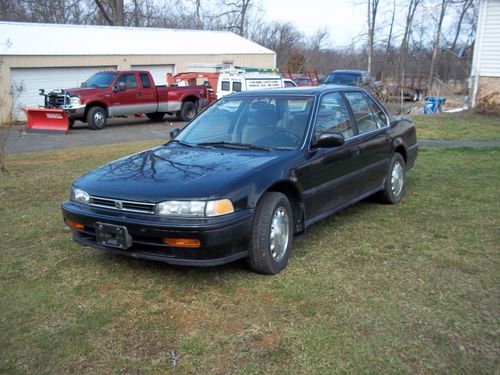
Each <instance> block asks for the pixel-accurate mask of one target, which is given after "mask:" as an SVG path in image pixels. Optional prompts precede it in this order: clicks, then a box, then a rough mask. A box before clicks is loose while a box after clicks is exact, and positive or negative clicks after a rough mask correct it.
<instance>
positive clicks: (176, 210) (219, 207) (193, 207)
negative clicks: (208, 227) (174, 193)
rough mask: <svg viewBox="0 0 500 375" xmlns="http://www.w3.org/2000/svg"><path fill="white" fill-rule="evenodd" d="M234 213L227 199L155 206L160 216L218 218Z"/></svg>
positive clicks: (163, 203) (176, 202) (175, 202)
mask: <svg viewBox="0 0 500 375" xmlns="http://www.w3.org/2000/svg"><path fill="white" fill-rule="evenodd" d="M232 212H234V207H233V203H232V202H231V201H230V200H229V199H219V200H216V201H208V202H207V201H165V202H160V203H158V204H157V205H156V213H157V214H158V215H161V216H187V217H206V216H220V215H226V214H230V213H232Z"/></svg>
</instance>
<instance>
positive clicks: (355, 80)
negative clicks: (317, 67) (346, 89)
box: [323, 73, 361, 86]
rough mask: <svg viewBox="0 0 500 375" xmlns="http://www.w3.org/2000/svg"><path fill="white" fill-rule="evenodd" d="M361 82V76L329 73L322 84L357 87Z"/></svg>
mask: <svg viewBox="0 0 500 375" xmlns="http://www.w3.org/2000/svg"><path fill="white" fill-rule="evenodd" d="M360 81H361V76H360V75H359V74H355V73H330V74H329V75H328V77H326V78H325V81H324V82H323V83H333V84H337V85H348V86H357V85H359V82H360Z"/></svg>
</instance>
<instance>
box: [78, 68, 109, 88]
mask: <svg viewBox="0 0 500 375" xmlns="http://www.w3.org/2000/svg"><path fill="white" fill-rule="evenodd" d="M116 74H117V73H115V72H100V73H96V74H94V75H93V76H92V77H90V78H89V79H88V80H86V81H85V82H83V83H82V87H99V88H102V89H104V88H106V87H109V85H111V82H113V80H114V79H115V77H116Z"/></svg>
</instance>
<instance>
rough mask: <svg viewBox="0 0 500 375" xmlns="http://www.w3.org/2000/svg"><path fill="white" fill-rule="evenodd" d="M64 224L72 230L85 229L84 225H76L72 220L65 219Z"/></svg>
mask: <svg viewBox="0 0 500 375" xmlns="http://www.w3.org/2000/svg"><path fill="white" fill-rule="evenodd" d="M66 224H68V225H69V226H70V227H71V228H74V229H78V230H84V229H85V225H83V224H80V223H77V222H74V221H72V220H67V219H66Z"/></svg>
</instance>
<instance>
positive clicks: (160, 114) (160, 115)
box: [146, 112, 165, 121]
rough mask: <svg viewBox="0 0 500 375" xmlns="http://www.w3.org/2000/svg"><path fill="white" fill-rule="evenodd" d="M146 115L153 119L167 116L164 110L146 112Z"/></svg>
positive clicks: (161, 118) (158, 119)
mask: <svg viewBox="0 0 500 375" xmlns="http://www.w3.org/2000/svg"><path fill="white" fill-rule="evenodd" d="M146 116H147V117H148V119H150V120H151V121H162V120H163V117H165V113H163V112H154V113H146Z"/></svg>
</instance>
